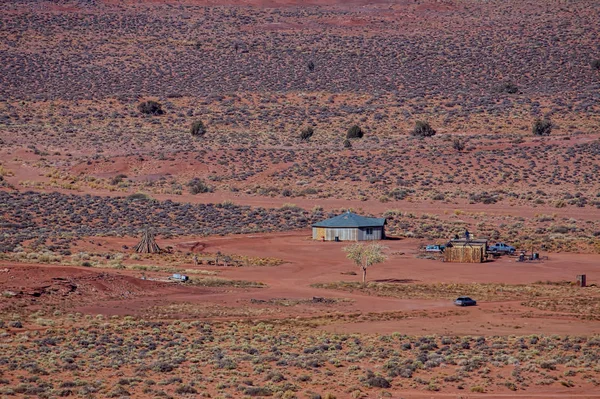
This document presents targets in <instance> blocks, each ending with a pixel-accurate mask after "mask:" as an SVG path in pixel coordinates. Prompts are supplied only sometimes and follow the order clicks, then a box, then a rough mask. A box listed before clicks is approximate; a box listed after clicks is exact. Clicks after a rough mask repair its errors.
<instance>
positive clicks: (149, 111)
mask: <svg viewBox="0 0 600 399" xmlns="http://www.w3.org/2000/svg"><path fill="white" fill-rule="evenodd" d="M138 110H139V111H140V112H141V113H142V114H146V115H162V114H164V113H165V112H164V111H163V109H162V105H161V104H160V103H159V102H156V101H152V100H149V101H144V102H143V103H140V104H139V105H138Z"/></svg>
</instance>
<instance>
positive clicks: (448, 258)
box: [444, 238, 488, 263]
mask: <svg viewBox="0 0 600 399" xmlns="http://www.w3.org/2000/svg"><path fill="white" fill-rule="evenodd" d="M487 248H488V240H485V239H478V240H475V239H473V240H467V239H464V238H463V239H458V240H451V241H450V242H449V243H448V244H447V245H446V248H445V249H444V262H454V263H483V262H484V261H485V260H486V259H487Z"/></svg>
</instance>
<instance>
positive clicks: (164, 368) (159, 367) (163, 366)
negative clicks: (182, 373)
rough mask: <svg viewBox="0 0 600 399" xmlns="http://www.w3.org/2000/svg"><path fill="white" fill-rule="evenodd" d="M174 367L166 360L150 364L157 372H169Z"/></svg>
mask: <svg viewBox="0 0 600 399" xmlns="http://www.w3.org/2000/svg"><path fill="white" fill-rule="evenodd" d="M174 369H175V367H173V365H172V364H170V363H167V362H156V363H154V365H153V366H152V370H154V371H156V372H159V373H170V372H171V371H173V370H174Z"/></svg>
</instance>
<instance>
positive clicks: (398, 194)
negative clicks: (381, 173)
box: [388, 188, 414, 201]
mask: <svg viewBox="0 0 600 399" xmlns="http://www.w3.org/2000/svg"><path fill="white" fill-rule="evenodd" d="M412 193H414V190H410V189H406V190H404V189H401V188H395V189H393V190H392V191H390V192H389V193H388V197H390V198H393V199H395V200H396V201H401V200H403V199H405V198H406V197H408V196H409V195H410V194H412Z"/></svg>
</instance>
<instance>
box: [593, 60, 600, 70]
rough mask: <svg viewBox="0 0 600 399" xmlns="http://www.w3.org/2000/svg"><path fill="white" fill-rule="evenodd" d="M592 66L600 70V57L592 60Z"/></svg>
mask: <svg viewBox="0 0 600 399" xmlns="http://www.w3.org/2000/svg"><path fill="white" fill-rule="evenodd" d="M592 68H594V69H595V70H596V71H600V58H598V59H596V60H594V61H592Z"/></svg>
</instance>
